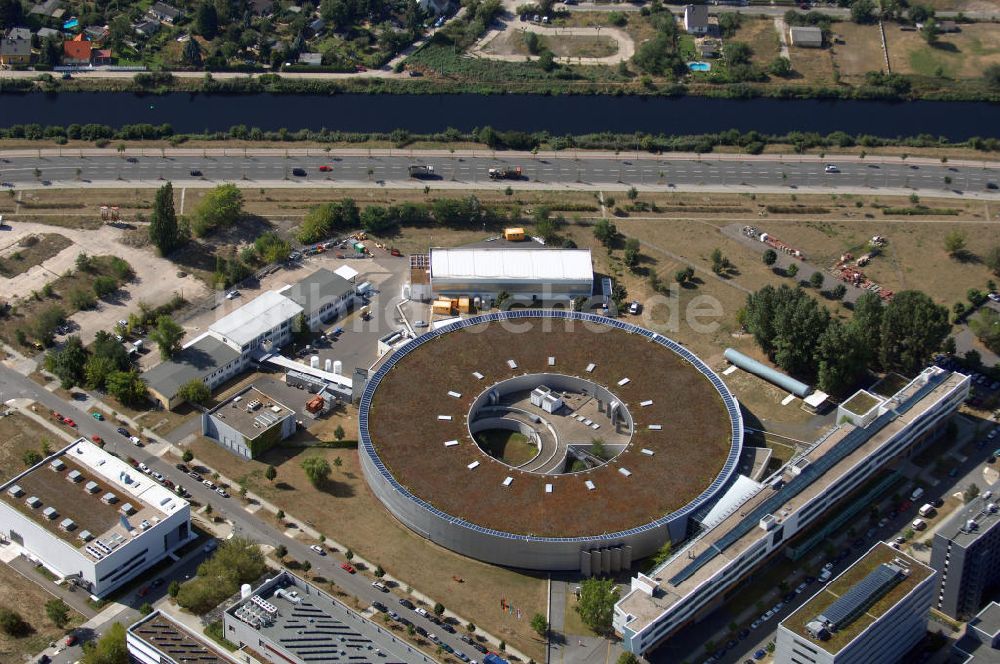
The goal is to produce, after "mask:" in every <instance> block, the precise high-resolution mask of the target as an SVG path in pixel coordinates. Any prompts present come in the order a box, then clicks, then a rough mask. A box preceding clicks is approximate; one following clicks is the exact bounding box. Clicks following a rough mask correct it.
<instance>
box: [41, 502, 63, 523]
mask: <svg viewBox="0 0 1000 664" xmlns="http://www.w3.org/2000/svg"><path fill="white" fill-rule="evenodd" d="M42 516H44V517H45V518H46V519H49V520H52V519H54V518H56V517H57V516H59V512H57V511H56V508H54V507H52V506H51V505H49V506H48V507H46V508H45V509H43V510H42Z"/></svg>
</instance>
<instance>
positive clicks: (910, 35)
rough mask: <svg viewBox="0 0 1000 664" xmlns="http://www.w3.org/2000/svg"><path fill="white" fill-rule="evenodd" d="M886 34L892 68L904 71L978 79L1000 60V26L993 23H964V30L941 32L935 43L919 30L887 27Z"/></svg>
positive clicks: (905, 72) (903, 72) (907, 72)
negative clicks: (925, 37) (929, 43)
mask: <svg viewBox="0 0 1000 664" xmlns="http://www.w3.org/2000/svg"><path fill="white" fill-rule="evenodd" d="M885 36H886V40H887V42H888V46H889V59H890V62H891V63H892V70H893V71H894V72H899V73H901V74H920V75H923V76H939V75H944V76H946V77H948V78H961V79H978V78H981V77H982V75H983V71H984V70H985V69H986V67H989V66H990V65H994V64H998V63H1000V29H998V28H997V26H996V25H994V24H991V23H973V24H963V25H962V26H961V32H955V33H948V34H942V35H940V36H939V38H938V42H937V43H936V44H935V45H933V46H930V45H928V44H927V42H926V41H924V39H923V37H921V35H920V33H919V32H909V31H907V32H904V31H903V30H901V29H899V28H898V27H896V26H892V27H887V28H886V32H885Z"/></svg>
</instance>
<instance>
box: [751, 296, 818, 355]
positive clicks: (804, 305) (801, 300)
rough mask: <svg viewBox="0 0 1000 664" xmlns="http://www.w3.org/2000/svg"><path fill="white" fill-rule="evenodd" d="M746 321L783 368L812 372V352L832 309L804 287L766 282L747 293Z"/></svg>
mask: <svg viewBox="0 0 1000 664" xmlns="http://www.w3.org/2000/svg"><path fill="white" fill-rule="evenodd" d="M745 312H746V313H745V316H744V325H745V326H746V328H747V330H748V331H749V332H750V333H751V334H753V336H754V339H755V340H756V341H757V344H758V345H759V346H760V347H761V349H762V350H763V351H764V352H766V353H767V354H768V356H769V357H771V358H772V359H773V360H774V361H775V363H776V364H777V365H778V366H780V367H781V368H783V369H785V370H786V371H789V372H791V373H793V374H803V375H811V374H812V373H813V372H814V370H815V365H814V363H813V357H812V353H813V350H814V349H815V348H816V344H817V343H818V342H819V338H820V336H821V335H822V334H823V332H824V331H825V330H826V328H827V326H828V325H829V322H830V314H829V312H828V311H827V310H826V309H825V308H823V307H820V306H819V304H818V303H817V302H816V300H814V299H813V298H811V297H809V295H807V294H806V293H805V291H803V290H802V289H801V288H790V287H788V286H785V285H783V286H781V287H780V288H774V287H773V286H765V287H764V288H761V289H760V290H758V291H757V292H756V293H752V294H750V295H749V296H748V297H747V305H746V308H745Z"/></svg>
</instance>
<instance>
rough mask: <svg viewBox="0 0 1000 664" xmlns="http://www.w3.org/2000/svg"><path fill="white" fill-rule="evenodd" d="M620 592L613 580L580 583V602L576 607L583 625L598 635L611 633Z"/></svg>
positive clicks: (586, 580)
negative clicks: (612, 620)
mask: <svg viewBox="0 0 1000 664" xmlns="http://www.w3.org/2000/svg"><path fill="white" fill-rule="evenodd" d="M618 592H619V591H618V586H617V585H616V584H615V582H614V581H613V580H612V579H596V578H591V579H584V580H583V582H582V583H580V601H579V602H577V605H576V610H577V612H578V613H579V614H580V619H581V620H582V621H583V624H585V625H586V626H587V627H589V628H590V629H592V630H593V631H595V632H597V633H598V634H607V633H608V632H610V631H611V619H612V617H613V615H614V610H615V602H617V601H618Z"/></svg>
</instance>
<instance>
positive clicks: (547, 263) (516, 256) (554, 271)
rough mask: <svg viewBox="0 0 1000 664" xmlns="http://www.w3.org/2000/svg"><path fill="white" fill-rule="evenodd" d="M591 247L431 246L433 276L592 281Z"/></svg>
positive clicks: (434, 277)
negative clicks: (442, 247) (457, 247)
mask: <svg viewBox="0 0 1000 664" xmlns="http://www.w3.org/2000/svg"><path fill="white" fill-rule="evenodd" d="M593 275H594V269H593V266H592V264H591V260H590V250H588V249H431V279H479V280H484V281H486V280H498V279H538V280H543V281H591V280H592V279H593Z"/></svg>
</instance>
